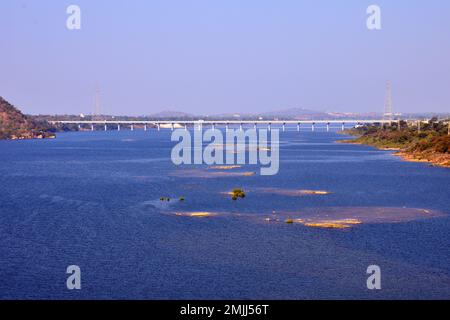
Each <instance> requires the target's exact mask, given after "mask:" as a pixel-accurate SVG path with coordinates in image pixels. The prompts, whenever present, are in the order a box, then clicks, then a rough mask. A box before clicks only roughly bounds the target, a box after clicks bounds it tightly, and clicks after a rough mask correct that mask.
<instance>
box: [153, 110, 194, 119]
mask: <svg viewBox="0 0 450 320" xmlns="http://www.w3.org/2000/svg"><path fill="white" fill-rule="evenodd" d="M149 117H150V118H195V117H196V116H195V115H193V114H190V113H186V112H180V111H170V110H167V111H161V112H158V113H154V114H152V115H150V116H149Z"/></svg>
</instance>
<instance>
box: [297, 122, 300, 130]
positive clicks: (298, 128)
mask: <svg viewBox="0 0 450 320" xmlns="http://www.w3.org/2000/svg"><path fill="white" fill-rule="evenodd" d="M297 131H298V132H300V123H297Z"/></svg>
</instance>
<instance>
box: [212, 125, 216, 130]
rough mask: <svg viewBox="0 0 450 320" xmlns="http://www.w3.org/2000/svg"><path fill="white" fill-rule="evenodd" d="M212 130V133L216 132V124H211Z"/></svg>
mask: <svg viewBox="0 0 450 320" xmlns="http://www.w3.org/2000/svg"><path fill="white" fill-rule="evenodd" d="M211 130H212V131H214V130H216V127H215V125H214V123H213V124H211Z"/></svg>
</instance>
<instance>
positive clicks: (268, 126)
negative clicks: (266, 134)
mask: <svg viewBox="0 0 450 320" xmlns="http://www.w3.org/2000/svg"><path fill="white" fill-rule="evenodd" d="M267 130H269V131H272V124H271V123H270V122H269V124H268V125H267Z"/></svg>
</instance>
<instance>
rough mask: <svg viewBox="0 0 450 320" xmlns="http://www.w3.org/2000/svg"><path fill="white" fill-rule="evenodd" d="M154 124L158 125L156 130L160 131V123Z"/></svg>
mask: <svg viewBox="0 0 450 320" xmlns="http://www.w3.org/2000/svg"><path fill="white" fill-rule="evenodd" d="M156 126H157V127H158V131H161V126H160V124H159V123H158V124H157V125H156Z"/></svg>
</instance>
